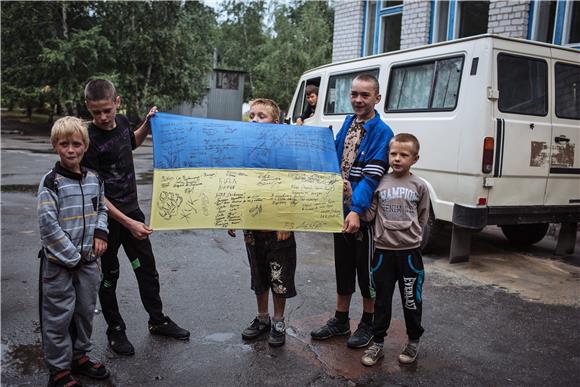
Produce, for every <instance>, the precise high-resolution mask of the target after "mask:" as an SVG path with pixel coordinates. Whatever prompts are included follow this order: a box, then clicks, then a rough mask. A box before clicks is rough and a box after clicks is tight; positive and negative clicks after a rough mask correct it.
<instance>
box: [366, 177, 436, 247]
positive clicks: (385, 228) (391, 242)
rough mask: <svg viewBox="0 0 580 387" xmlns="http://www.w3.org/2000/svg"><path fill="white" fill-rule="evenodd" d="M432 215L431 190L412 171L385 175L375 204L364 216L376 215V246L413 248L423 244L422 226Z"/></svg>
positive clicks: (375, 197)
mask: <svg viewBox="0 0 580 387" xmlns="http://www.w3.org/2000/svg"><path fill="white" fill-rule="evenodd" d="M428 218H429V190H428V189H427V185H426V184H425V182H424V181H423V180H421V179H420V178H418V177H417V176H415V175H413V174H410V175H408V176H405V177H396V176H394V175H393V174H387V175H384V176H383V177H382V179H381V182H380V183H379V186H378V187H377V189H376V190H375V193H374V194H373V201H372V204H371V207H370V208H369V209H368V210H367V211H366V212H365V213H364V214H363V215H362V216H361V219H362V220H363V221H365V222H370V221H372V220H373V219H375V223H374V226H373V227H374V234H375V237H374V241H375V247H376V248H378V249H383V250H409V249H414V248H417V247H419V246H420V245H421V236H422V233H423V232H422V227H423V226H424V225H425V223H427V219H428Z"/></svg>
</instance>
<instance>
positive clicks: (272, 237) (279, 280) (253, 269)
mask: <svg viewBox="0 0 580 387" xmlns="http://www.w3.org/2000/svg"><path fill="white" fill-rule="evenodd" d="M244 240H245V242H246V250H247V252H248V261H249V263H250V273H251V279H252V283H251V287H252V290H253V291H254V293H256V294H263V293H264V292H266V291H268V289H272V293H273V294H274V295H275V296H277V297H281V298H291V297H294V296H295V295H296V288H295V286H294V275H295V273H296V240H295V239H294V233H291V235H290V238H288V239H286V240H285V241H278V240H277V239H276V232H260V231H244Z"/></svg>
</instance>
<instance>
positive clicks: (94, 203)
mask: <svg viewBox="0 0 580 387" xmlns="http://www.w3.org/2000/svg"><path fill="white" fill-rule="evenodd" d="M50 139H51V142H52V146H53V147H54V149H55V151H56V152H57V153H58V155H59V156H60V161H59V162H57V163H56V165H55V166H54V168H53V169H52V170H50V171H49V172H48V173H47V174H46V175H44V176H43V177H42V180H41V181H40V186H39V188H38V206H37V210H38V222H39V225H40V237H41V239H42V250H41V251H40V253H39V256H40V258H41V261H40V292H41V293H40V324H41V332H42V350H43V353H44V360H45V362H46V364H47V366H48V369H49V371H50V379H49V382H48V385H49V386H67V387H70V386H76V385H79V384H78V383H77V381H76V380H75V379H74V378H73V377H72V376H71V371H72V372H73V373H75V374H80V375H85V376H88V377H90V378H93V379H105V378H107V377H108V376H109V372H108V371H107V369H106V368H105V366H104V365H102V364H101V363H99V362H97V361H93V360H91V359H90V358H89V357H88V356H87V353H88V352H89V351H90V350H91V349H92V344H91V334H92V329H93V316H94V310H95V305H96V302H97V294H98V291H99V284H100V280H101V270H100V264H99V257H100V256H101V254H103V253H104V252H105V250H106V249H107V233H108V230H107V207H106V205H105V202H104V200H105V193H104V186H103V183H102V181H101V180H100V179H99V177H98V176H97V174H96V172H94V171H92V170H89V169H86V168H84V167H81V160H82V158H83V155H84V153H85V152H86V150H87V148H88V146H89V135H88V132H87V127H86V125H85V124H84V123H83V122H82V121H81V120H80V119H78V118H76V117H64V118H61V119H59V120H58V121H56V122H55V123H54V125H53V127H52V131H51V135H50Z"/></svg>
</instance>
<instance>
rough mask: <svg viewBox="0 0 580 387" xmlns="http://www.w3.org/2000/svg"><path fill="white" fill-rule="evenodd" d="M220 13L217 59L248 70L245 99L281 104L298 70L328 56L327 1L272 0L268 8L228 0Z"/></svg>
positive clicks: (289, 94)
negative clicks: (288, 0) (274, 0)
mask: <svg viewBox="0 0 580 387" xmlns="http://www.w3.org/2000/svg"><path fill="white" fill-rule="evenodd" d="M221 14H222V15H223V17H224V18H225V20H224V21H222V22H221V23H220V36H221V37H222V39H220V41H218V44H217V47H218V50H219V62H218V64H219V66H220V67H225V68H234V69H243V70H245V71H247V72H248V78H250V85H249V86H250V87H249V89H248V88H247V90H246V97H248V98H255V97H263V98H271V99H273V100H275V101H276V102H278V104H279V105H280V106H281V107H282V108H283V109H285V108H287V107H288V105H289V104H290V101H291V99H292V95H293V94H294V89H295V87H296V83H297V81H298V78H299V77H300V75H301V74H302V73H303V72H304V71H305V70H307V69H310V68H313V67H316V66H320V65H322V64H325V63H328V62H330V61H331V57H332V34H333V25H334V24H333V19H334V10H333V9H332V7H331V6H330V3H329V2H325V1H304V0H298V1H294V2H292V3H290V4H287V3H271V7H270V9H267V8H266V6H265V3H264V2H263V1H247V2H235V1H232V0H228V1H225V2H223V3H222V6H221ZM269 15H271V16H272V18H273V22H272V23H271V25H268V24H269V22H270V20H269V17H268V16H269Z"/></svg>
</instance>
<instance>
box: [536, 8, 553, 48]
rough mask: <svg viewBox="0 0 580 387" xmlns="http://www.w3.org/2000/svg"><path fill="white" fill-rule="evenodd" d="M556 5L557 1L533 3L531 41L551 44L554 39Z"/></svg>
mask: <svg viewBox="0 0 580 387" xmlns="http://www.w3.org/2000/svg"><path fill="white" fill-rule="evenodd" d="M557 5H558V2H557V1H536V2H535V3H534V11H533V12H534V19H533V21H532V24H533V27H532V40H537V41H538V42H544V43H552V41H553V39H554V25H555V21H556V7H557Z"/></svg>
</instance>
